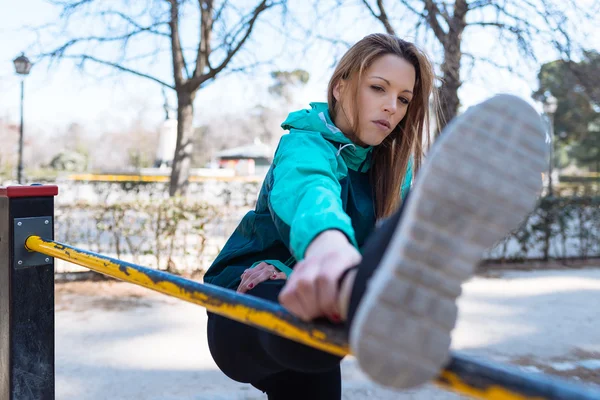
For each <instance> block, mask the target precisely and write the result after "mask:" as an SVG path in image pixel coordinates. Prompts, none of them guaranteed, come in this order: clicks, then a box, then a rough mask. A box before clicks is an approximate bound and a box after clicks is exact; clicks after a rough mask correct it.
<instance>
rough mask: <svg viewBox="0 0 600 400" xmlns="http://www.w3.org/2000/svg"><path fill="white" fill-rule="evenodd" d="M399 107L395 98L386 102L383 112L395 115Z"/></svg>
mask: <svg viewBox="0 0 600 400" xmlns="http://www.w3.org/2000/svg"><path fill="white" fill-rule="evenodd" d="M397 107H398V105H397V104H396V98H395V97H394V98H393V99H387V100H386V102H385V103H384V105H383V110H384V111H385V112H388V113H390V114H394V113H395V112H396V108H397Z"/></svg>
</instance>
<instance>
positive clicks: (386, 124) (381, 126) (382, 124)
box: [373, 120, 390, 130]
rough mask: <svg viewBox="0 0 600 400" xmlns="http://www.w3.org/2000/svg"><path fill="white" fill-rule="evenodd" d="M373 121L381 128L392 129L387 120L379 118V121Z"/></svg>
mask: <svg viewBox="0 0 600 400" xmlns="http://www.w3.org/2000/svg"><path fill="white" fill-rule="evenodd" d="M373 123H374V124H375V125H377V126H378V127H379V128H380V129H384V130H388V129H390V124H389V122H387V121H383V120H377V121H373Z"/></svg>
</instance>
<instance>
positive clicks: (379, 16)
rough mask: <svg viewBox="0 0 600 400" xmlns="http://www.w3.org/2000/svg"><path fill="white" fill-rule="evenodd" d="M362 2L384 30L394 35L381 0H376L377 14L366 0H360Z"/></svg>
mask: <svg viewBox="0 0 600 400" xmlns="http://www.w3.org/2000/svg"><path fill="white" fill-rule="evenodd" d="M362 2H363V4H364V5H365V6H366V7H367V9H368V10H369V11H370V12H371V14H372V15H373V16H374V17H375V18H377V19H378V20H379V21H381V23H382V24H383V27H384V28H385V31H386V32H387V33H388V34H390V35H395V34H396V31H394V28H393V27H392V25H391V24H390V20H389V18H388V16H387V13H386V12H385V6H384V5H383V0H377V7H378V8H379V14H376V13H375V10H373V8H372V7H371V5H370V4H369V2H368V1H367V0H362Z"/></svg>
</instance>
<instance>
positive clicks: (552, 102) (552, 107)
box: [544, 95, 558, 196]
mask: <svg viewBox="0 0 600 400" xmlns="http://www.w3.org/2000/svg"><path fill="white" fill-rule="evenodd" d="M557 107H558V100H557V99H556V97H554V96H552V95H550V96H548V97H546V99H545V101H544V114H546V116H547V117H548V140H549V143H550V162H549V164H548V195H550V196H553V195H554V189H553V185H552V172H553V167H554V113H555V112H556V108H557Z"/></svg>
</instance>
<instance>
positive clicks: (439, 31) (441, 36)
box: [424, 0, 446, 44]
mask: <svg viewBox="0 0 600 400" xmlns="http://www.w3.org/2000/svg"><path fill="white" fill-rule="evenodd" d="M424 3H425V10H426V11H427V15H426V16H425V17H426V19H427V23H428V24H429V26H430V27H431V29H432V30H433V33H434V34H435V36H436V37H437V38H438V40H439V41H440V42H441V43H442V44H443V43H445V42H446V32H444V29H443V28H442V26H441V25H440V23H439V21H438V20H437V16H438V14H439V11H440V10H439V9H438V8H437V6H436V4H435V3H434V2H433V0H424Z"/></svg>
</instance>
